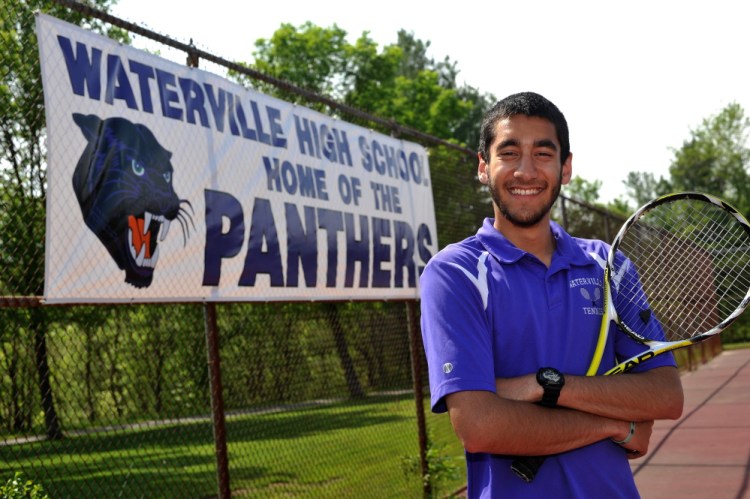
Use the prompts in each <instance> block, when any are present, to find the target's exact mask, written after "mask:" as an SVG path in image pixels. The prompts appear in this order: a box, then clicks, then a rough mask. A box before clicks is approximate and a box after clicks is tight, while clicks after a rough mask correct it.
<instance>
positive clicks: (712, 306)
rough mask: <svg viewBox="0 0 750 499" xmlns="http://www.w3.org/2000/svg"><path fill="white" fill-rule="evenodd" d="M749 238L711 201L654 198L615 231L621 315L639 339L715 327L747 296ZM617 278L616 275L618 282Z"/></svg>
mask: <svg viewBox="0 0 750 499" xmlns="http://www.w3.org/2000/svg"><path fill="white" fill-rule="evenodd" d="M749 240H750V238H749V237H748V232H747V231H746V229H745V227H744V226H743V225H742V224H740V222H739V221H738V220H737V219H736V218H735V217H734V216H733V215H732V214H731V213H729V212H727V211H726V210H724V209H723V208H721V207H718V206H716V205H713V204H710V203H705V202H698V201H694V200H681V201H679V202H673V203H666V204H664V205H659V206H657V207H655V208H653V209H652V210H650V211H649V212H647V213H646V214H644V215H643V216H642V217H641V218H640V219H638V220H637V221H636V222H635V223H634V224H632V225H631V226H630V227H629V228H628V230H626V231H625V233H624V234H623V235H622V237H621V238H620V240H619V241H616V242H615V244H616V245H618V248H617V249H618V251H619V252H620V253H621V256H622V257H623V258H621V259H620V261H619V266H618V265H617V263H618V262H617V261H616V262H615V263H616V265H615V266H614V267H613V276H614V279H613V280H614V285H615V289H616V290H617V291H618V297H619V298H618V299H619V300H621V301H622V300H624V299H626V298H627V299H629V301H630V302H629V303H626V304H624V305H623V304H622V303H621V304H620V305H619V306H618V307H617V308H618V314H620V317H621V320H622V321H623V322H624V323H625V324H626V325H627V326H628V327H630V328H631V329H633V330H634V331H635V332H636V333H637V334H639V335H641V336H643V337H645V338H646V339H656V338H655V336H656V337H660V335H661V332H660V331H659V329H658V328H655V327H654V325H653V321H652V320H651V318H652V316H655V318H656V319H657V320H658V321H659V322H660V323H661V325H662V327H663V329H664V332H665V333H666V336H667V340H669V341H677V340H682V339H687V338H692V337H694V336H696V335H699V334H703V333H705V332H707V331H710V330H711V329H713V328H716V327H717V326H719V325H720V324H721V323H722V321H723V320H724V318H726V317H727V316H729V315H730V314H732V313H733V311H734V310H736V309H738V308H739V307H740V306H741V305H742V303H743V300H746V299H747V295H748V291H747V290H748V289H749V288H750V265H749V260H750V258H749V257H748V254H749V253H750V242H749ZM618 279H619V282H618Z"/></svg>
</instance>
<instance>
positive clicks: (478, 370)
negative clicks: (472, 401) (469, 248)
mask: <svg viewBox="0 0 750 499" xmlns="http://www.w3.org/2000/svg"><path fill="white" fill-rule="evenodd" d="M482 255H484V256H481V255H479V256H478V257H476V258H471V257H466V258H459V259H456V260H455V261H445V260H437V259H434V260H433V261H431V262H430V263H429V264H428V265H427V267H426V268H425V270H424V272H423V273H422V276H421V278H420V289H421V313H422V314H421V325H422V339H423V342H424V346H425V355H426V357H427V367H428V372H429V379H430V405H431V408H432V410H433V412H436V413H439V412H445V411H447V406H446V404H445V397H446V395H449V394H451V393H455V392H458V391H463V390H485V391H492V392H494V391H495V374H494V371H495V370H494V363H493V348H492V345H493V340H492V334H491V330H490V327H489V322H488V319H487V314H486V307H487V303H488V300H489V297H488V294H489V290H488V288H487V266H486V263H487V262H486V258H487V254H486V253H483V254H482ZM472 257H473V255H472Z"/></svg>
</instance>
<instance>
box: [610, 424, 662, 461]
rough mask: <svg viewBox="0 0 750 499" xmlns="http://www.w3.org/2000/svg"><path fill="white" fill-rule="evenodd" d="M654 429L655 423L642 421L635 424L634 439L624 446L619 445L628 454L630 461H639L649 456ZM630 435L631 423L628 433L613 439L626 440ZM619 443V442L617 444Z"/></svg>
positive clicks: (628, 426)
mask: <svg viewBox="0 0 750 499" xmlns="http://www.w3.org/2000/svg"><path fill="white" fill-rule="evenodd" d="M653 427H654V422H653V421H640V422H637V423H636V424H635V432H634V433H633V437H632V438H631V439H630V440H629V441H628V442H627V443H624V444H618V445H620V447H622V448H623V449H625V451H626V452H627V456H628V459H638V458H639V457H643V456H645V455H646V454H648V444H649V441H650V440H651V432H652V430H653ZM629 433H630V423H629V422H628V423H627V432H626V433H624V434H622V435H617V436H614V437H612V440H613V441H621V440H625V439H626V438H627V436H628V434H629ZM615 443H617V442H615Z"/></svg>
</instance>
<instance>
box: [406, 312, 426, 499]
mask: <svg viewBox="0 0 750 499" xmlns="http://www.w3.org/2000/svg"><path fill="white" fill-rule="evenodd" d="M406 315H407V322H408V325H409V354H410V356H411V376H412V384H413V385H414V402H415V404H416V409H417V430H418V433H419V464H420V470H421V472H422V491H423V495H424V497H431V496H432V485H431V484H430V481H429V480H425V477H427V476H429V463H428V462H427V426H426V423H425V415H424V402H423V401H424V390H423V386H422V361H421V351H422V350H421V348H420V347H421V337H420V334H419V327H418V324H417V302H416V301H414V300H409V301H407V302H406Z"/></svg>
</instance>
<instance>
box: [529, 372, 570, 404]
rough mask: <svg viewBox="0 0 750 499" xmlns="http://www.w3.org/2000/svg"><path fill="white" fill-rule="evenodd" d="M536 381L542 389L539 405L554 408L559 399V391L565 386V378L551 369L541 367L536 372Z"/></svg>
mask: <svg viewBox="0 0 750 499" xmlns="http://www.w3.org/2000/svg"><path fill="white" fill-rule="evenodd" d="M536 381H537V383H539V384H540V385H541V386H542V388H544V395H543V396H542V402H541V404H542V405H543V406H545V407H555V406H556V405H557V399H558V398H559V397H560V390H562V387H563V386H565V376H563V373H561V372H560V371H558V370H557V369H555V368H553V367H543V368H541V369H539V370H538V371H537V372H536Z"/></svg>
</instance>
